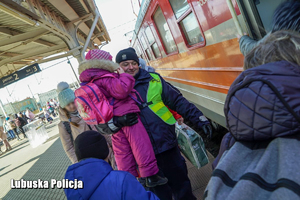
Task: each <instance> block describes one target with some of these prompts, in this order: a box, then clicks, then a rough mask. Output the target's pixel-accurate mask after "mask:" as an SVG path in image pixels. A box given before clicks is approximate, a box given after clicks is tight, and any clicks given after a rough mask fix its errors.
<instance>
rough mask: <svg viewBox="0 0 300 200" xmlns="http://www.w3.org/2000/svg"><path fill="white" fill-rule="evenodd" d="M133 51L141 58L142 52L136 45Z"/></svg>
mask: <svg viewBox="0 0 300 200" xmlns="http://www.w3.org/2000/svg"><path fill="white" fill-rule="evenodd" d="M134 49H135V51H136V54H137V55H138V56H141V54H142V51H141V49H140V47H139V46H138V45H136V46H135V47H134Z"/></svg>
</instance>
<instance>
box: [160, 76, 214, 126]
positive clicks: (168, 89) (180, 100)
mask: <svg viewBox="0 0 300 200" xmlns="http://www.w3.org/2000/svg"><path fill="white" fill-rule="evenodd" d="M160 78H161V81H162V86H163V91H162V100H163V102H164V104H165V105H166V106H168V107H169V108H170V109H172V110H174V111H176V112H177V113H179V114H180V115H181V116H183V118H184V119H187V120H189V121H191V122H192V123H193V124H195V125H197V126H198V127H202V125H203V124H206V123H209V122H208V121H207V122H201V121H200V119H199V117H200V116H202V115H203V113H202V112H201V111H200V110H199V109H198V108H197V107H196V106H195V105H194V104H192V103H190V102H189V101H188V100H186V98H184V97H183V96H182V94H181V93H180V91H179V90H178V89H177V88H175V87H174V86H172V85H171V84H170V83H167V82H166V81H165V80H164V79H163V78H162V77H160Z"/></svg>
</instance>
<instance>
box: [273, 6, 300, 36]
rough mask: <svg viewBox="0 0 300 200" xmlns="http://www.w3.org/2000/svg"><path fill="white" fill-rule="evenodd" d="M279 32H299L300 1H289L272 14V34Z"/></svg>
mask: <svg viewBox="0 0 300 200" xmlns="http://www.w3.org/2000/svg"><path fill="white" fill-rule="evenodd" d="M280 30H291V31H297V32H300V1H299V0H298V1H296V0H289V1H286V2H283V3H282V4H280V5H279V6H278V7H277V9H276V10H275V12H274V15H273V21H272V31H271V32H272V33H274V32H276V31H280Z"/></svg>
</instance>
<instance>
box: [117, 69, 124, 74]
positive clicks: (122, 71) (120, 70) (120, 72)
mask: <svg viewBox="0 0 300 200" xmlns="http://www.w3.org/2000/svg"><path fill="white" fill-rule="evenodd" d="M117 72H118V73H119V74H123V73H125V72H124V70H123V68H122V67H119V68H118V69H117Z"/></svg>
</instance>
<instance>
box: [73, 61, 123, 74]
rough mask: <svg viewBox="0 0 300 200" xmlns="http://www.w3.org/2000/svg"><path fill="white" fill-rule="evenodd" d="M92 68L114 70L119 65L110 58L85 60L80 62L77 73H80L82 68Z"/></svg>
mask: <svg viewBox="0 0 300 200" xmlns="http://www.w3.org/2000/svg"><path fill="white" fill-rule="evenodd" d="M92 68H96V69H103V70H107V71H109V72H114V71H115V70H117V69H118V68H119V65H118V64H117V63H114V62H113V61H110V60H98V59H94V60H85V61H83V62H82V63H80V65H79V68H78V73H79V75H80V74H81V73H82V72H83V71H84V70H87V69H92Z"/></svg>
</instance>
